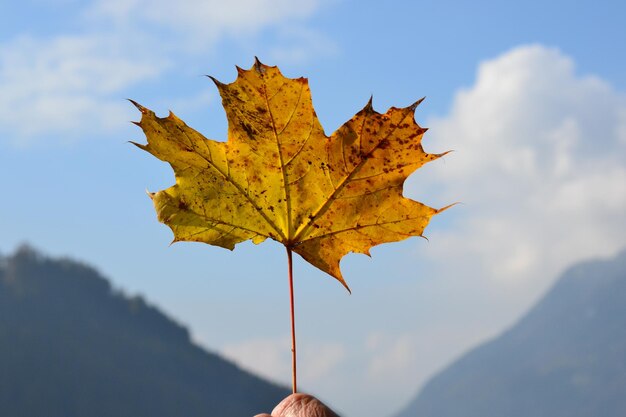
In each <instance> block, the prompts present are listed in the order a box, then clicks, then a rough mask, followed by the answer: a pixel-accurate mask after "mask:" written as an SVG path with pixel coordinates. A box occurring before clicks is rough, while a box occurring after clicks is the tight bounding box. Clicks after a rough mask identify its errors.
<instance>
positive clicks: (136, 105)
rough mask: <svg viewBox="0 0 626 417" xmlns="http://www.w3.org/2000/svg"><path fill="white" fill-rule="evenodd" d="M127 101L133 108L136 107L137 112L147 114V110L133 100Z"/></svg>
mask: <svg viewBox="0 0 626 417" xmlns="http://www.w3.org/2000/svg"><path fill="white" fill-rule="evenodd" d="M127 100H128V101H130V102H131V104H132V105H133V106H135V107H137V110H139V111H140V112H141V113H144V114H145V113H147V112H148V109H147V108H146V107H144V106H142V105H141V104H139V103H137V102H136V101H135V100H133V99H132V98H129V99H127Z"/></svg>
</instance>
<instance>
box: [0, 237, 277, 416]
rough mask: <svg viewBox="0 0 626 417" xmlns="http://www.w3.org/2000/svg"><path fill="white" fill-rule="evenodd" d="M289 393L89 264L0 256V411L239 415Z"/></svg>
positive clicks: (26, 253) (21, 254)
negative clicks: (206, 345)
mask: <svg viewBox="0 0 626 417" xmlns="http://www.w3.org/2000/svg"><path fill="white" fill-rule="evenodd" d="M288 394H289V392H288V391H287V390H286V389H285V388H283V387H280V386H277V385H274V384H271V383H269V382H267V381H264V380H262V379H260V378H258V377H256V376H254V375H252V374H250V373H247V372H245V371H242V370H241V369H239V368H237V367H236V366H235V365H233V364H231V363H229V362H227V361H226V360H224V359H222V358H220V357H219V356H217V355H215V354H212V353H208V352H206V351H204V350H202V349H201V348H199V347H198V346H195V345H194V344H193V343H192V342H191V341H190V338H189V333H188V331H187V330H186V329H185V328H183V327H181V326H180V325H178V324H176V323H174V322H173V321H172V320H171V319H169V318H168V317H166V316H165V315H164V314H163V313H161V312H160V311H159V310H157V309H156V308H154V307H151V306H150V305H148V304H146V302H144V301H143V299H142V298H140V297H132V298H129V297H126V296H124V295H122V294H121V293H120V292H119V291H115V290H113V289H112V288H111V285H110V284H109V282H108V281H107V280H106V279H104V278H103V277H101V276H100V275H99V274H98V273H97V272H96V271H95V270H93V269H92V268H90V267H88V266H85V265H82V264H80V263H76V262H73V261H70V260H66V259H60V260H54V259H48V258H46V257H44V256H42V255H41V254H39V253H37V252H35V251H34V250H32V249H30V248H27V247H23V248H21V249H19V250H18V251H17V252H16V253H15V254H13V255H12V256H9V257H4V258H0V415H1V416H3V417H42V416H46V417H74V416H76V417H87V416H88V417H157V416H158V417H169V416H172V417H174V416H176V417H180V416H184V417H200V416H202V417H245V416H252V415H255V414H257V413H259V412H262V411H267V410H271V409H272V408H273V407H274V406H275V405H276V404H277V403H278V402H279V401H280V400H281V399H282V398H283V397H285V396H286V395H288Z"/></svg>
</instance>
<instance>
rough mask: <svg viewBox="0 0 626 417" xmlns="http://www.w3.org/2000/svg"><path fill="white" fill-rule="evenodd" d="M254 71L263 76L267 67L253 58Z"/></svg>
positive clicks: (256, 58)
mask: <svg viewBox="0 0 626 417" xmlns="http://www.w3.org/2000/svg"><path fill="white" fill-rule="evenodd" d="M254 69H255V70H256V72H257V73H259V74H260V75H264V74H265V72H266V71H267V65H265V64H264V63H262V62H261V60H260V59H259V58H258V57H256V56H255V57H254Z"/></svg>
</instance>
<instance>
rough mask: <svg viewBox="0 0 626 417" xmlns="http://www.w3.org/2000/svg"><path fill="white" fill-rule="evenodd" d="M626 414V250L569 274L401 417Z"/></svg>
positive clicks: (437, 379) (448, 372) (435, 381)
mask: <svg viewBox="0 0 626 417" xmlns="http://www.w3.org/2000/svg"><path fill="white" fill-rule="evenodd" d="M461 416H462V417H479V416H480V417H529V416H532V417H592V416H593V417H596V416H597V417H624V416H626V251H625V252H622V253H621V254H620V255H618V256H617V257H615V258H614V259H610V260H600V261H592V262H586V263H583V264H579V265H577V266H575V267H573V268H571V269H569V270H568V271H567V272H566V273H565V274H564V275H563V276H562V277H561V278H560V279H559V280H558V282H557V283H556V285H555V286H554V287H553V288H552V289H551V290H550V291H549V292H548V294H547V295H546V296H545V297H544V298H543V299H542V300H541V301H540V302H539V303H538V304H537V305H536V306H535V307H534V308H533V309H531V311H530V312H529V313H528V314H527V315H526V316H525V317H524V318H522V319H521V320H520V321H519V322H518V323H517V324H516V325H515V326H513V327H512V328H511V329H510V330H508V331H507V332H505V333H504V334H502V335H501V336H499V337H498V338H496V339H495V340H493V341H491V342H488V343H485V344H484V345H482V346H480V347H478V348H476V349H474V350H472V351H470V352H469V353H468V354H466V355H465V356H463V357H462V358H461V359H459V360H458V361H456V362H455V363H453V364H452V365H451V366H449V367H448V368H447V369H445V370H444V371H443V372H441V373H440V374H438V375H436V376H435V377H434V378H432V379H431V380H430V381H429V382H428V383H427V384H426V386H425V387H424V389H423V390H422V391H421V392H420V393H419V395H418V396H417V397H416V398H415V400H414V401H412V402H411V403H410V404H409V406H408V407H407V408H406V410H405V411H403V412H402V413H400V414H399V415H398V416H397V417H461Z"/></svg>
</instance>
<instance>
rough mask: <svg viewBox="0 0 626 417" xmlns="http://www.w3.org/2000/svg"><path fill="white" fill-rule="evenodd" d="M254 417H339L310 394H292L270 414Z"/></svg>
mask: <svg viewBox="0 0 626 417" xmlns="http://www.w3.org/2000/svg"><path fill="white" fill-rule="evenodd" d="M254 417H339V416H338V415H337V414H336V413H335V412H334V411H333V410H331V409H330V408H328V407H326V406H325V405H324V404H323V403H322V402H321V401H320V400H318V399H317V398H315V397H312V396H310V395H308V394H301V393H296V394H291V395H290V396H289V397H287V398H285V399H284V400H282V401H281V402H280V403H279V404H278V405H277V406H276V407H275V408H274V410H273V411H272V415H269V414H257V415H256V416H254Z"/></svg>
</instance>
